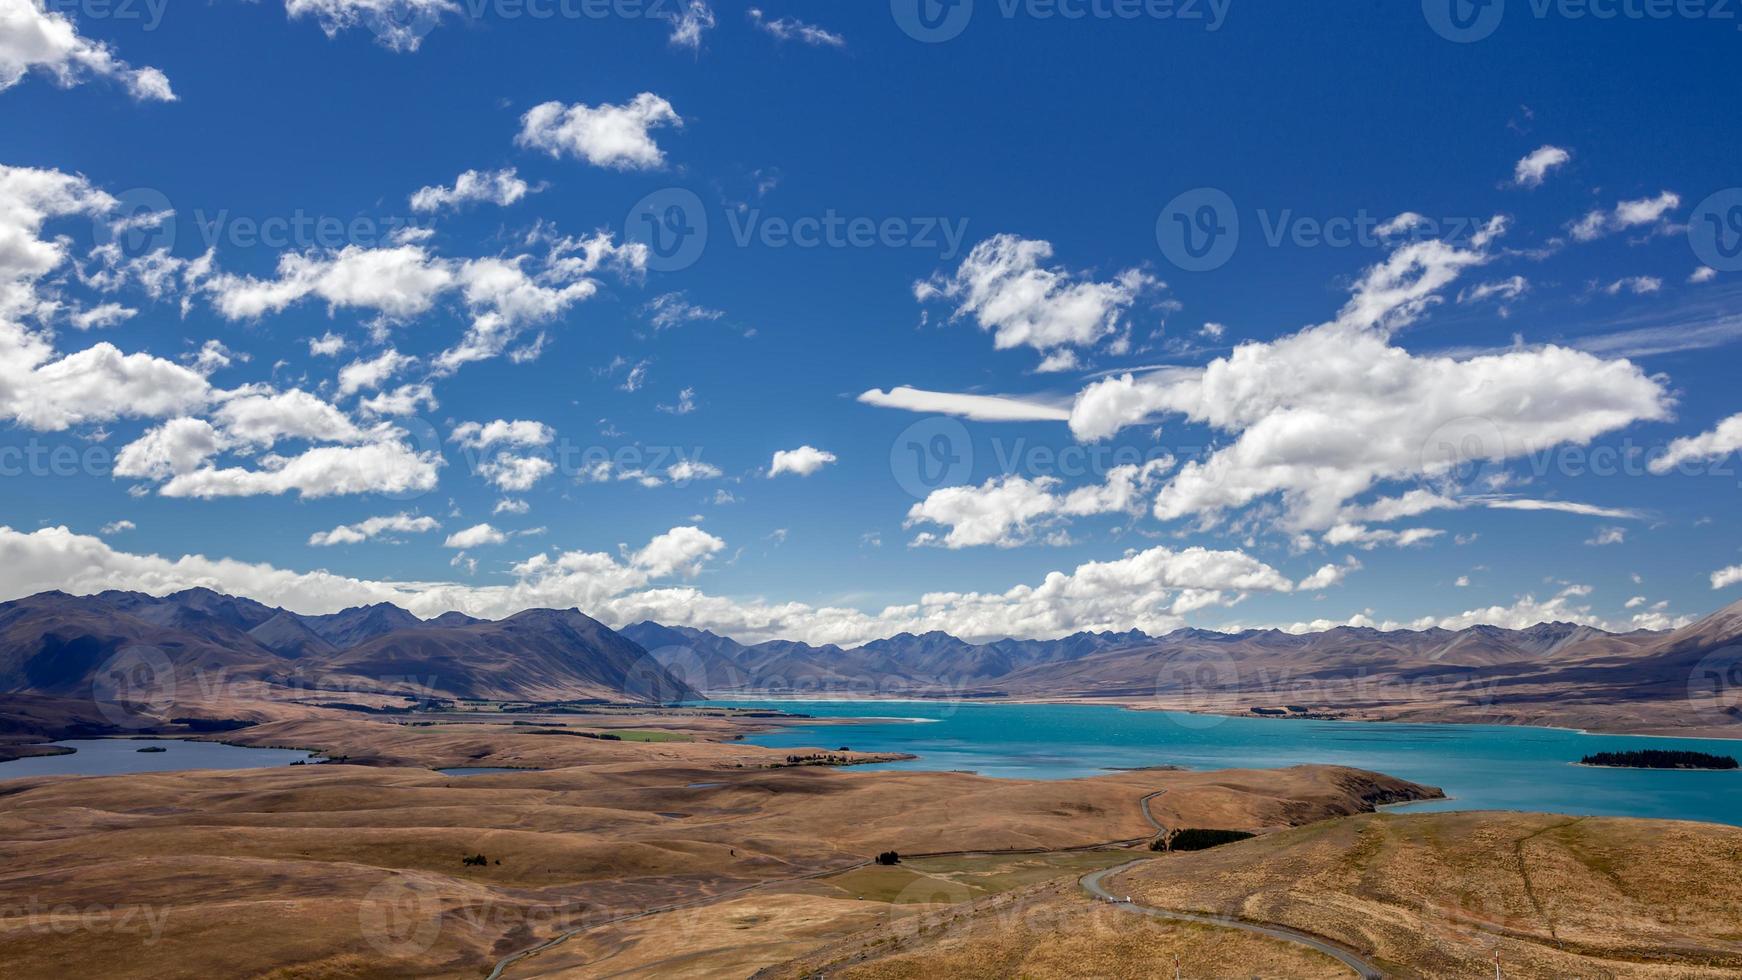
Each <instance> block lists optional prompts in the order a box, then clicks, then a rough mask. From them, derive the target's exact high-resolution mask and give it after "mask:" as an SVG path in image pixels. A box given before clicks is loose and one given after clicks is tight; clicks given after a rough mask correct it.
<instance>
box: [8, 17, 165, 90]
mask: <svg viewBox="0 0 1742 980" xmlns="http://www.w3.org/2000/svg"><path fill="white" fill-rule="evenodd" d="M33 70H34V71H40V72H42V73H43V74H46V75H48V76H49V77H51V78H52V79H54V81H55V83H56V84H58V85H60V86H61V87H63V88H70V87H72V86H74V85H77V84H78V83H79V82H80V81H81V80H82V79H83V78H84V77H85V76H87V75H92V76H96V77H99V78H110V79H114V80H116V81H119V82H121V83H122V84H123V85H125V86H126V87H127V91H128V92H129V93H131V94H132V96H133V97H134V98H136V99H140V100H142V101H156V102H174V101H175V93H174V92H173V91H171V90H170V85H169V79H168V78H167V77H165V76H164V74H163V72H161V71H158V70H157V69H156V68H134V67H132V66H130V65H128V64H127V62H125V61H122V60H121V59H119V58H117V57H115V52H114V50H113V49H112V48H110V47H109V45H107V44H104V43H102V42H100V41H93V40H91V39H89V38H87V37H84V36H82V35H81V34H79V32H78V28H77V27H76V26H74V24H73V21H72V18H70V17H68V16H67V15H66V14H65V13H62V12H61V11H59V10H49V9H48V8H47V6H46V5H45V4H43V3H40V2H38V0H0V92H4V91H6V90H7V89H9V88H11V87H12V86H14V85H17V84H18V83H19V81H20V80H22V79H23V78H24V76H25V74H27V73H28V72H30V71H33Z"/></svg>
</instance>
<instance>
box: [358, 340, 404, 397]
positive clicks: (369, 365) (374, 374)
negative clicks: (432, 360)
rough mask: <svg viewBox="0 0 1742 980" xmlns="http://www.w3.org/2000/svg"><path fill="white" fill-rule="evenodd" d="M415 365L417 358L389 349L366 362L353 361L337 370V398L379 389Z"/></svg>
mask: <svg viewBox="0 0 1742 980" xmlns="http://www.w3.org/2000/svg"><path fill="white" fill-rule="evenodd" d="M416 363H417V358H415V357H411V356H409V355H406V354H401V353H400V352H398V351H397V350H394V349H393V348H391V347H389V348H387V349H386V350H384V351H382V352H381V353H379V354H377V355H375V356H374V357H371V358H370V359H368V360H366V361H365V360H355V361H352V362H351V363H349V364H347V365H345V366H344V367H342V368H340V369H339V397H340V398H346V397H348V396H350V395H354V394H356V393H357V392H359V391H363V390H365V389H374V388H379V387H381V386H382V385H383V384H386V383H387V380H388V379H389V378H391V377H393V376H394V375H396V374H398V373H399V372H401V371H404V370H405V369H406V368H409V367H411V366H412V365H414V364H416Z"/></svg>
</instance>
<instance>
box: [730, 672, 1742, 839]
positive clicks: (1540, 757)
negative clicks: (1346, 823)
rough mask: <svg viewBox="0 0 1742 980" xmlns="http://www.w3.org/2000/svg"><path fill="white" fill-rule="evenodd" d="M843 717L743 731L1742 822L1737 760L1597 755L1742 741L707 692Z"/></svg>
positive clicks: (1489, 802)
mask: <svg viewBox="0 0 1742 980" xmlns="http://www.w3.org/2000/svg"><path fill="white" fill-rule="evenodd" d="M706 703H707V704H708V705H710V706H712V707H732V708H760V709H771V708H772V709H779V710H785V711H791V712H795V713H799V714H806V715H812V716H815V717H817V718H831V719H833V718H849V719H857V720H854V721H851V722H842V723H830V724H822V725H819V724H797V725H792V726H790V727H786V728H780V729H776V730H774V731H770V732H765V733H762V734H758V735H750V736H746V738H745V741H747V742H751V743H753V744H756V745H765V746H771V747H775V748H794V747H800V746H804V747H820V748H828V749H834V748H838V747H841V746H847V747H850V748H852V749H855V750H857V751H861V752H907V753H912V754H913V755H916V756H918V758H917V759H912V760H908V761H904V762H895V763H889V764H887V765H886V766H882V767H881V768H890V769H921V770H970V771H973V772H977V773H980V774H981V775H985V776H997V777H1003V778H1020V779H1070V778H1074V777H1078V776H1091V775H1095V774H1097V773H1104V772H1106V771H1108V770H1110V769H1124V768H1141V767H1145V766H1162V765H1173V766H1183V767H1185V768H1188V769H1234V768H1252V769H1269V768H1278V767H1282V766H1292V765H1299V764H1302V763H1330V764H1336V765H1344V766H1356V767H1359V768H1362V769H1370V770H1374V771H1377V772H1383V773H1389V774H1391V775H1393V776H1399V777H1402V778H1404V779H1409V780H1414V781H1415V782H1419V783H1426V784H1428V785H1432V786H1438V787H1440V788H1441V789H1443V790H1445V791H1446V794H1447V796H1448V797H1449V799H1446V800H1436V801H1433V802H1429V803H1417V804H1411V805H1409V806H1408V807H1407V809H1410V810H1536V811H1548V812H1554V813H1569V814H1581V815H1592V816H1618V817H1657V818H1673V819H1683V820H1703V821H1709V822H1715V823H1728V824H1737V825H1742V771H1737V770H1732V771H1725V772H1695V771H1658V770H1641V769H1596V768H1587V767H1582V766H1576V765H1573V763H1576V762H1578V761H1579V759H1580V758H1581V757H1583V756H1585V755H1587V754H1589V753H1592V752H1600V751H1604V750H1615V751H1624V750H1629V749H1648V748H1650V749H1691V750H1693V751H1697V752H1710V753H1714V754H1717V755H1729V756H1733V757H1737V758H1742V741H1731V740H1725V739H1695V738H1656V737H1649V736H1637V735H1634V736H1629V735H1592V734H1585V733H1582V732H1575V731H1568V730H1563V729H1555V728H1525V727H1519V726H1512V725H1414V724H1398V723H1393V722H1358V721H1293V720H1280V719H1278V720H1271V719H1262V718H1239V717H1229V718H1224V717H1219V716H1211V715H1197V714H1181V713H1177V712H1170V711H1132V710H1128V709H1125V708H1118V707H1109V706H1101V705H1080V704H977V703H954V702H935V701H792V700H766V701H727V700H720V701H709V702H706Z"/></svg>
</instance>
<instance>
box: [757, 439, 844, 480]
mask: <svg viewBox="0 0 1742 980" xmlns="http://www.w3.org/2000/svg"><path fill="white" fill-rule="evenodd" d="M834 461H835V454H834V453H831V452H826V451H824V450H821V449H817V448H816V447H814V446H800V447H798V448H797V449H780V450H776V451H775V453H774V458H773V460H771V461H770V462H769V464H768V475H769V476H770V477H776V476H779V475H780V474H782V473H795V474H797V475H799V476H810V475H811V474H812V473H815V472H816V471H817V470H820V469H822V468H823V467H825V466H827V465H829V464H830V463H833V462H834Z"/></svg>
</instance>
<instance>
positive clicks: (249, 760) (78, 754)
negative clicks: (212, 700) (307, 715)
mask: <svg viewBox="0 0 1742 980" xmlns="http://www.w3.org/2000/svg"><path fill="white" fill-rule="evenodd" d="M52 744H54V745H58V746H61V747H63V748H69V749H72V750H73V751H72V753H71V754H67V755H36V756H28V757H26V758H23V759H14V760H12V761H11V762H0V779H17V778H19V777H22V776H116V775H122V774H125V773H135V772H174V771H176V770H179V769H254V768H258V767H260V766H288V765H290V764H291V763H293V762H299V761H310V760H313V759H314V758H315V756H314V754H313V753H311V752H304V751H302V750H301V749H256V748H251V747H249V746H245V745H225V744H223V743H222V742H190V741H185V740H183V739H173V738H83V739H68V740H66V741H64V742H54V743H52ZM148 746H157V747H161V748H163V749H164V750H165V751H163V752H141V751H139V750H140V749H143V748H146V747H148Z"/></svg>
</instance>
